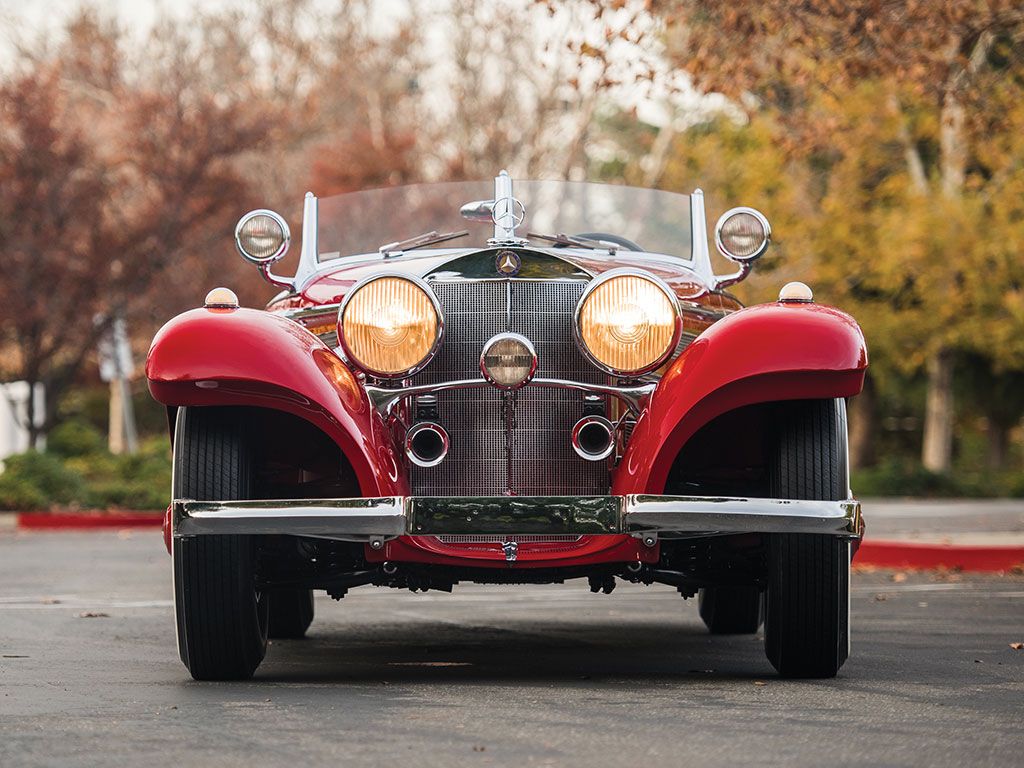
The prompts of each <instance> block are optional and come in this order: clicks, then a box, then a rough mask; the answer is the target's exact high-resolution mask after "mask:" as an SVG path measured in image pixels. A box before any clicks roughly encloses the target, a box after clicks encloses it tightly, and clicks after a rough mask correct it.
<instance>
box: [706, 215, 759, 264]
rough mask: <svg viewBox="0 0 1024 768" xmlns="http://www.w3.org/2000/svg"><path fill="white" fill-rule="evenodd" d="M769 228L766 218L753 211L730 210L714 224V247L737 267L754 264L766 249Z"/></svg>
mask: <svg viewBox="0 0 1024 768" xmlns="http://www.w3.org/2000/svg"><path fill="white" fill-rule="evenodd" d="M771 238H772V228H771V226H770V225H769V224H768V219H766V218H765V217H764V214H762V213H761V212H760V211H755V210H754V209H753V208H733V209H732V210H730V211H726V212H725V213H723V214H722V217H721V218H720V219H719V220H718V223H717V224H716V225H715V246H716V247H717V248H718V250H719V251H721V253H722V255H723V256H725V257H726V258H727V259H729V260H730V261H735V262H736V263H738V264H746V263H748V262H752V261H756V260H757V259H759V258H761V257H762V256H763V255H764V252H765V251H766V250H768V243H769V242H771Z"/></svg>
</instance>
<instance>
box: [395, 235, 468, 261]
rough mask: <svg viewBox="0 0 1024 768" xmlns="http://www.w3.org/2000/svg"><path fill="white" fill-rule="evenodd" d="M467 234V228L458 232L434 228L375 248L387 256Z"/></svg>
mask: <svg viewBox="0 0 1024 768" xmlns="http://www.w3.org/2000/svg"><path fill="white" fill-rule="evenodd" d="M468 234H469V230H468V229H463V230H462V231H460V232H438V231H437V230H434V231H433V232H424V233H423V234H422V235H416V237H410V238H409V239H408V240H399V241H398V242H397V243H388V244H387V245H382V246H381V247H380V248H378V249H377V250H378V251H380V252H381V253H382V254H383V255H384V256H389V255H391V254H392V253H398V252H399V251H409V250H413V249H415V248H423V247H424V246H427V245H434V244H435V243H443V242H446V241H448V240H455V239H456V238H459V237H465V236H466V235H468Z"/></svg>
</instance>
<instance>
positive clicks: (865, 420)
mask: <svg viewBox="0 0 1024 768" xmlns="http://www.w3.org/2000/svg"><path fill="white" fill-rule="evenodd" d="M875 406H876V401H875V386H874V384H872V382H871V377H870V376H868V377H867V378H865V379H864V390H863V391H862V392H861V393H860V394H859V395H857V396H856V397H854V398H851V399H850V403H849V408H848V409H847V411H848V413H849V420H850V469H861V468H862V467H870V466H873V465H874V464H875V463H876V460H875V451H874V448H875V419H876V417H877V415H878V414H877V409H876V407H875Z"/></svg>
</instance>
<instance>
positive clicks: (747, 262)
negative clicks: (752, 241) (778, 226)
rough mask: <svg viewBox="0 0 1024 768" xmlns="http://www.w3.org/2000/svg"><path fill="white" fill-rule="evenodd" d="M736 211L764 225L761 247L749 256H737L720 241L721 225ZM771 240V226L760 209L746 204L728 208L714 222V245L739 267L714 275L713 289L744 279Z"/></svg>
mask: <svg viewBox="0 0 1024 768" xmlns="http://www.w3.org/2000/svg"><path fill="white" fill-rule="evenodd" d="M738 213H749V214H750V215H751V216H753V217H754V218H755V219H757V220H758V221H759V222H760V223H761V226H763V227H764V242H763V243H761V247H760V248H758V249H757V251H755V252H754V253H752V254H751V255H750V256H737V255H736V254H734V253H731V252H730V251H729V249H728V248H726V247H725V244H724V243H723V242H722V227H723V226H724V225H725V223H726V222H727V221H728V220H729V219H731V218H732V217H733V216H735V215H736V214H738ZM771 241H772V226H771V224H769V223H768V219H767V217H765V215H764V214H763V213H761V212H760V211H758V210H756V209H754V208H748V207H746V206H739V207H738V208H730V209H729V210H728V211H726V212H725V213H723V214H722V215H721V216H720V217H719V218H718V222H717V223H716V224H715V247H716V248H717V249H718V252H719V253H721V254H722V255H723V256H725V258H727V259H729V261H732V262H734V263H736V264H739V267H740V268H739V270H738V271H736V272H733V273H732V274H731V275H722V276H721V277H719V276H717V275H716V276H715V289H716V290H717V289H719V288H725V287H726V286H729V285H733V284H735V283H738V282H740V281H741V280H743V279H745V278H746V277H747V275H749V274H750V270H751V269H752V268H753V266H754V262H755V261H757V260H758V259H759V258H761V257H762V256H764V253H765V251H767V250H768V246H769V245H770V244H771Z"/></svg>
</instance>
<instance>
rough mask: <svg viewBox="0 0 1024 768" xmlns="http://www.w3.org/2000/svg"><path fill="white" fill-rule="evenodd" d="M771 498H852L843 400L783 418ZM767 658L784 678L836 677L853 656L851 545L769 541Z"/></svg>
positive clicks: (815, 538) (794, 409) (812, 539)
mask: <svg viewBox="0 0 1024 768" xmlns="http://www.w3.org/2000/svg"><path fill="white" fill-rule="evenodd" d="M780 416H781V419H780V431H779V441H778V446H777V451H776V453H775V456H774V459H773V462H772V476H771V479H772V492H773V496H774V497H775V498H780V499H821V500H830V499H831V500H839V499H844V498H846V496H847V493H848V487H849V484H848V478H847V464H846V408H845V403H844V401H842V400H812V401H802V402H797V403H792V404H787V405H786V406H784V408H783V411H782V413H781V414H780ZM767 560H768V563H767V564H768V584H767V589H766V592H765V628H764V629H765V631H764V640H765V652H766V654H767V656H768V660H769V661H770V662H771V664H772V666H773V667H775V669H776V670H778V672H779V674H780V675H782V676H783V677H816V678H824V677H835V675H836V673H837V672H838V671H839V668H840V667H841V666H842V665H843V663H844V662H845V661H846V658H847V656H848V654H849V638H850V631H849V622H850V543H849V542H848V541H846V540H844V539H837V538H835V537H833V536H822V535H815V534H800V533H787V534H775V535H772V536H770V537H769V541H768V558H767Z"/></svg>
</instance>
